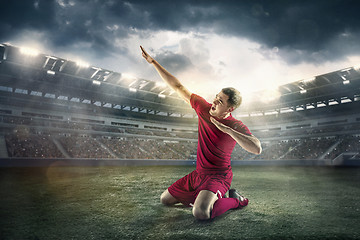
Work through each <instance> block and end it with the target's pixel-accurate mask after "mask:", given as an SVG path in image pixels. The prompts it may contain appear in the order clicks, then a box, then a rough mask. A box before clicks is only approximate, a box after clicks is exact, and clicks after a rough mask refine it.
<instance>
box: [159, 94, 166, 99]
mask: <svg viewBox="0 0 360 240" xmlns="http://www.w3.org/2000/svg"><path fill="white" fill-rule="evenodd" d="M158 97H159V98H163V99H164V98H166V96H165V95H164V94H161V93H159V95H158Z"/></svg>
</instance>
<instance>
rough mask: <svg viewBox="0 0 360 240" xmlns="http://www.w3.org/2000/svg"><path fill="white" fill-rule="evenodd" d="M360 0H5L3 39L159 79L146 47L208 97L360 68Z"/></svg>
mask: <svg viewBox="0 0 360 240" xmlns="http://www.w3.org/2000/svg"><path fill="white" fill-rule="evenodd" d="M359 12H360V2H359V1H348V0H321V1H308V0H293V1H287V0H281V1H280V0H279V1H276V0H271V1H269V0H263V1H256V0H247V1H238V0H234V1H230V0H229V1H226V0H224V1H201V0H199V1H187V0H181V1H177V0H172V1H165V0H162V1H149V0H143V1H115V0H103V1H101V0H89V1H85V0H84V1H81V0H52V1H51V0H14V1H6V2H4V1H1V8H0V29H1V31H0V42H1V43H5V42H7V43H11V44H13V45H16V46H21V47H30V48H35V49H38V50H39V51H40V52H41V53H46V54H51V55H54V56H57V57H61V58H66V59H70V60H81V61H83V62H87V63H88V64H90V65H91V66H96V67H102V68H105V69H108V70H112V71H116V72H121V73H126V74H130V75H133V76H135V77H138V78H145V79H148V80H154V81H160V78H159V77H158V75H157V73H156V71H155V70H154V69H153V68H152V67H151V66H150V65H149V64H147V63H146V61H145V60H144V59H142V57H141V52H140V49H139V45H142V46H144V48H145V49H147V50H148V52H149V53H150V54H151V55H153V57H155V59H157V60H158V62H160V64H162V65H163V66H164V67H165V68H167V69H168V70H169V71H170V72H171V73H173V74H174V75H175V76H176V77H178V78H179V79H180V80H181V81H182V82H183V83H184V85H185V86H186V87H188V88H189V89H190V90H191V91H193V92H195V93H199V94H201V95H204V96H205V97H208V96H212V95H214V94H216V93H217V92H218V91H219V90H220V89H221V88H222V87H226V86H234V87H236V88H238V89H239V90H240V91H241V92H243V93H244V95H246V94H247V93H251V92H253V91H256V90H262V89H273V88H274V87H276V86H277V85H280V84H285V83H288V82H294V81H298V80H301V79H307V78H311V77H313V76H316V75H320V74H324V73H327V72H332V71H336V70H339V69H342V68H347V67H351V66H354V65H359V64H360V44H359V42H360V41H359V40H360V17H359Z"/></svg>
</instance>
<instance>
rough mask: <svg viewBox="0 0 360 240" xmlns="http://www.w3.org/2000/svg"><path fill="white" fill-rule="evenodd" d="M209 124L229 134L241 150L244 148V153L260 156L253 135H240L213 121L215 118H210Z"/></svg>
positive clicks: (258, 144) (258, 146) (259, 148)
mask: <svg viewBox="0 0 360 240" xmlns="http://www.w3.org/2000/svg"><path fill="white" fill-rule="evenodd" d="M210 120H211V122H212V123H213V124H214V125H215V126H216V127H217V128H218V129H220V130H221V131H223V132H224V133H227V134H229V135H230V136H231V137H232V138H233V139H234V140H235V141H236V142H237V143H238V144H239V145H240V146H241V147H242V148H244V149H245V150H246V151H248V152H251V153H254V154H260V153H261V151H262V148H261V143H260V141H259V139H257V138H256V137H255V136H254V135H250V136H249V135H246V134H243V133H240V132H238V131H236V130H235V129H232V128H231V127H229V126H226V125H225V124H222V123H221V122H219V121H217V120H215V118H213V117H211V118H210Z"/></svg>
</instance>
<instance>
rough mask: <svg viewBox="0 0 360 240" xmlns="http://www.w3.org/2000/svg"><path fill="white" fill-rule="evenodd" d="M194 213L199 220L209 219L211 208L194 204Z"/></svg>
mask: <svg viewBox="0 0 360 240" xmlns="http://www.w3.org/2000/svg"><path fill="white" fill-rule="evenodd" d="M192 213H193V215H194V217H195V218H196V219H199V220H207V219H210V210H209V209H208V208H204V207H201V206H199V207H196V206H194V207H193V209H192Z"/></svg>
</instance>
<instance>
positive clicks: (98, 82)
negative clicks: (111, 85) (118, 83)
mask: <svg viewBox="0 0 360 240" xmlns="http://www.w3.org/2000/svg"><path fill="white" fill-rule="evenodd" d="M92 83H93V84H94V85H97V86H100V85H101V82H100V81H97V80H93V82H92Z"/></svg>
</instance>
